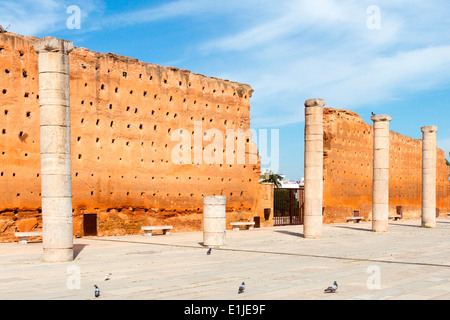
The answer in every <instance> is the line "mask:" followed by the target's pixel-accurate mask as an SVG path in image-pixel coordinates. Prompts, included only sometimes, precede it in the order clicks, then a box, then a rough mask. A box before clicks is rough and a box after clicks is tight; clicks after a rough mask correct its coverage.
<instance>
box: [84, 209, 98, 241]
mask: <svg viewBox="0 0 450 320" xmlns="http://www.w3.org/2000/svg"><path fill="white" fill-rule="evenodd" d="M83 233H84V235H85V236H96V235H97V214H96V213H85V214H84V215H83Z"/></svg>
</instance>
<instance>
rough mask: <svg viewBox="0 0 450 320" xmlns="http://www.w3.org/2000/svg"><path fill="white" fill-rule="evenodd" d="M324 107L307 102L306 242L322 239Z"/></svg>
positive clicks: (321, 101) (318, 101)
mask: <svg viewBox="0 0 450 320" xmlns="http://www.w3.org/2000/svg"><path fill="white" fill-rule="evenodd" d="M324 105H325V100H322V99H309V100H306V101H305V162H304V166H305V211H304V219H303V235H304V237H305V238H320V237H321V236H322V220H323V219H322V205H323V106H324Z"/></svg>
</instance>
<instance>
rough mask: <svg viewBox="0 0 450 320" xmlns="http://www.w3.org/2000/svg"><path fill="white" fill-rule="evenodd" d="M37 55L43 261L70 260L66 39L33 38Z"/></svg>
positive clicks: (70, 214)
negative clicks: (35, 39)
mask: <svg viewBox="0 0 450 320" xmlns="http://www.w3.org/2000/svg"><path fill="white" fill-rule="evenodd" d="M34 48H35V51H36V52H37V53H38V54H39V107H40V142H41V144H40V147H41V188H42V190H41V196H42V221H43V238H42V240H43V247H44V256H43V260H44V261H47V262H64V261H72V260H73V223H72V178H71V174H72V170H71V157H70V93H69V56H68V54H69V53H70V52H71V51H72V49H73V44H72V42H70V41H65V40H61V39H56V38H52V37H45V38H42V39H39V40H37V41H35V44H34Z"/></svg>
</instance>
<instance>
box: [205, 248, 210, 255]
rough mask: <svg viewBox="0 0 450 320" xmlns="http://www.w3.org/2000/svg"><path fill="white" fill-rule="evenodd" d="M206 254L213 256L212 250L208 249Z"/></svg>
mask: <svg viewBox="0 0 450 320" xmlns="http://www.w3.org/2000/svg"><path fill="white" fill-rule="evenodd" d="M206 254H207V255H208V256H209V255H210V254H211V248H209V249H208V251H207V252H206Z"/></svg>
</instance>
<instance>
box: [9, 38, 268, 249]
mask: <svg viewBox="0 0 450 320" xmlns="http://www.w3.org/2000/svg"><path fill="white" fill-rule="evenodd" d="M34 39H35V38H32V37H23V36H20V35H15V34H11V33H6V34H1V35H0V48H1V50H0V172H1V176H0V190H1V194H0V241H9V240H12V239H13V233H14V231H16V230H20V231H27V230H30V229H36V228H37V229H39V228H40V227H41V226H42V221H41V215H40V206H41V198H40V176H39V172H40V151H39V150H40V149H39V143H40V138H39V100H38V94H39V89H38V65H37V54H36V53H35V52H34V49H33V41H34ZM69 57H70V93H71V98H70V103H71V153H72V190H73V209H74V210H73V211H74V234H75V235H77V236H82V235H83V226H82V221H83V219H82V216H83V214H84V213H97V215H98V230H99V235H113V234H125V233H138V232H140V226H142V225H151V224H172V225H174V229H175V231H177V230H184V231H188V230H199V228H201V223H202V206H203V204H202V203H203V202H202V201H203V195H213V194H217V195H226V197H227V212H228V220H232V219H234V217H237V215H239V217H245V218H248V219H250V218H251V217H252V216H253V215H255V213H256V207H257V199H258V197H259V194H258V193H259V191H260V188H259V182H258V181H259V176H260V162H259V157H257V159H258V160H257V163H255V164H249V158H248V157H247V158H246V164H232V163H231V164H230V163H226V162H225V160H224V163H223V164H220V165H219V164H212V165H208V164H205V163H201V164H194V163H193V160H194V156H193V155H192V163H191V164H186V165H178V164H174V163H172V160H171V152H172V149H173V148H174V147H175V146H176V145H177V144H178V143H179V141H171V134H172V133H173V132H174V130H176V129H181V128H182V129H185V130H187V131H189V132H192V131H194V121H200V122H201V123H202V129H203V131H205V130H207V129H210V128H215V129H219V130H220V131H221V132H222V134H223V137H224V138H225V136H226V132H225V131H226V129H243V130H247V129H249V128H250V103H249V100H250V97H251V94H252V92H253V90H252V89H251V87H250V86H248V85H244V84H240V83H235V82H230V81H227V80H221V79H216V78H208V77H205V76H203V75H199V74H194V73H191V72H190V71H188V70H179V69H176V68H171V67H161V66H157V65H154V64H149V63H144V62H141V61H138V60H136V59H132V58H127V57H123V56H118V55H115V54H111V53H109V54H102V53H97V52H92V51H89V50H87V49H84V48H75V49H74V50H73V51H72V53H70V55H69ZM192 137H193V134H192ZM192 141H193V139H192ZM210 143H211V142H207V141H204V142H203V147H206V146H207V145H208V144H210ZM250 144H252V146H253V142H252V141H251V139H249V140H247V141H246V142H245V145H246V150H247V156H248V153H249V152H250V151H249V145H250ZM224 149H225V141H224Z"/></svg>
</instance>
